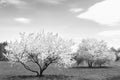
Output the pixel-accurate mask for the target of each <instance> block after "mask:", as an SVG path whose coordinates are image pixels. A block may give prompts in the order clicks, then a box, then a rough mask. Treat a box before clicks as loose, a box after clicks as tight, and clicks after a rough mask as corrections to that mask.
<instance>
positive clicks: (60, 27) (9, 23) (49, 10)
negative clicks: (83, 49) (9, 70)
mask: <svg viewBox="0 0 120 80" xmlns="http://www.w3.org/2000/svg"><path fill="white" fill-rule="evenodd" d="M119 8H120V0H0V41H6V40H7V41H9V40H14V39H17V38H18V37H19V32H27V33H30V32H40V31H43V30H45V31H46V32H54V33H59V35H60V36H63V37H64V38H73V39H74V40H75V41H77V42H79V41H80V40H81V39H82V38H86V37H90V38H91V37H93V38H98V39H103V40H105V41H107V42H108V44H109V46H114V47H116V48H118V47H120V9H119Z"/></svg>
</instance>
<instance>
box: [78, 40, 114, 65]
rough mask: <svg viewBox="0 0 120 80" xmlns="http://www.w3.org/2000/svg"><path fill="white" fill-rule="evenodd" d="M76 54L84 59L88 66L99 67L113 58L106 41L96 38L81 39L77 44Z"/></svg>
mask: <svg viewBox="0 0 120 80" xmlns="http://www.w3.org/2000/svg"><path fill="white" fill-rule="evenodd" d="M76 55H79V56H80V58H82V59H84V61H85V62H86V63H87V64H88V67H93V66H94V65H99V66H100V67H101V65H102V64H104V63H106V62H107V61H111V60H114V58H115V55H114V56H113V54H112V53H110V51H109V49H108V48H107V44H106V42H104V41H103V40H100V41H99V40H97V39H83V40H82V41H81V43H80V44H79V49H78V51H77V54H76Z"/></svg>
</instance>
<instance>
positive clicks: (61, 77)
mask: <svg viewBox="0 0 120 80" xmlns="http://www.w3.org/2000/svg"><path fill="white" fill-rule="evenodd" d="M119 64H120V63H119V62H118V63H114V64H113V65H112V66H111V67H103V68H87V67H74V68H69V69H62V68H61V69H57V68H55V67H53V66H49V67H48V69H47V70H46V71H45V72H44V76H43V77H41V78H38V77H35V74H33V73H31V72H29V71H27V70H25V69H24V68H23V67H22V66H21V65H17V67H16V65H14V66H11V65H10V64H8V63H6V62H0V80H120V66H119Z"/></svg>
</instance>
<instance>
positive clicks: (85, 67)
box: [70, 66, 113, 69]
mask: <svg viewBox="0 0 120 80" xmlns="http://www.w3.org/2000/svg"><path fill="white" fill-rule="evenodd" d="M109 68H113V67H109V66H101V67H97V66H94V67H87V66H77V67H71V68H70V69H109Z"/></svg>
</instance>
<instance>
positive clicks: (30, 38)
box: [5, 32, 74, 76]
mask: <svg viewBox="0 0 120 80" xmlns="http://www.w3.org/2000/svg"><path fill="white" fill-rule="evenodd" d="M20 36H21V37H20V38H21V39H20V40H16V41H15V42H10V43H8V45H7V47H6V50H7V53H6V54H5V56H6V57H7V58H8V59H9V61H10V62H11V63H13V64H14V63H20V64H22V65H23V66H24V68H25V69H27V70H29V71H31V72H34V73H36V74H37V76H42V75H43V71H44V70H46V69H47V67H48V66H49V65H50V64H52V63H55V64H57V65H58V66H64V67H69V66H70V65H71V64H72V61H71V52H72V46H73V45H74V43H73V41H72V40H64V39H62V38H61V37H59V36H58V34H55V35H54V34H53V33H45V32H41V33H36V34H35V33H30V34H28V35H27V34H25V33H22V34H20ZM73 62H74V61H73ZM29 63H34V64H36V65H37V66H38V68H39V71H38V70H34V69H32V68H31V67H30V65H28V64H29Z"/></svg>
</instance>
